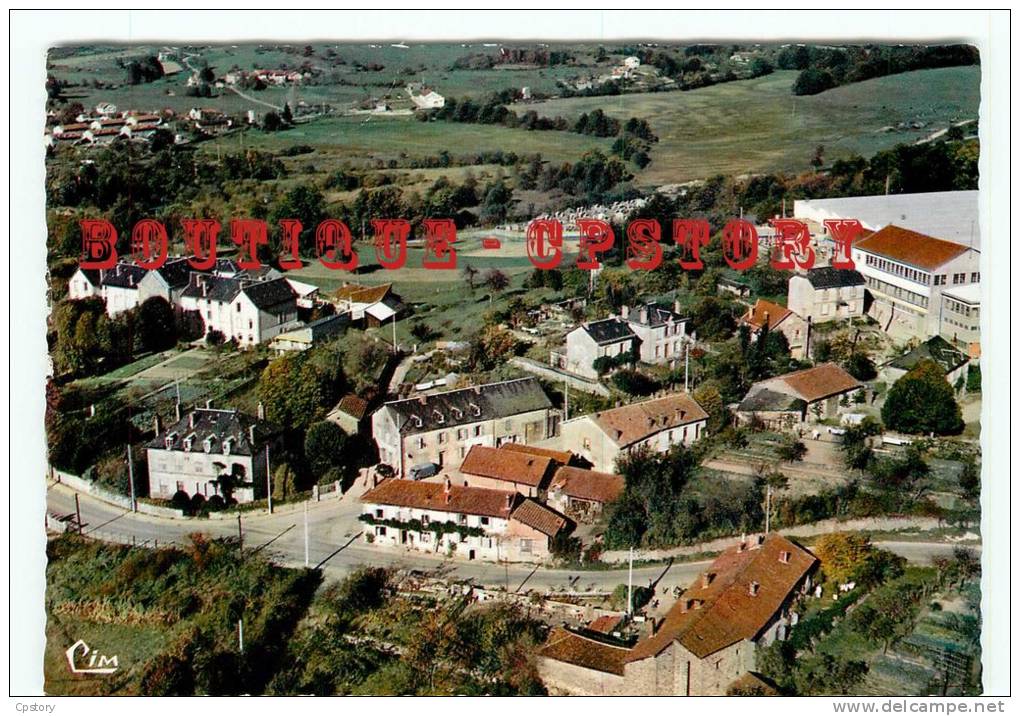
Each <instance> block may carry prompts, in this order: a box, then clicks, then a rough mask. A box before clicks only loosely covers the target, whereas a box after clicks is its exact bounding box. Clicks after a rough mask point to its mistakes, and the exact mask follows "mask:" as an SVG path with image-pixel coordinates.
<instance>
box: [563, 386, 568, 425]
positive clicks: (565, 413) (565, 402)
mask: <svg viewBox="0 0 1020 716" xmlns="http://www.w3.org/2000/svg"><path fill="white" fill-rule="evenodd" d="M563 419H564V420H570V382H569V381H568V380H567V379H566V378H564V379H563Z"/></svg>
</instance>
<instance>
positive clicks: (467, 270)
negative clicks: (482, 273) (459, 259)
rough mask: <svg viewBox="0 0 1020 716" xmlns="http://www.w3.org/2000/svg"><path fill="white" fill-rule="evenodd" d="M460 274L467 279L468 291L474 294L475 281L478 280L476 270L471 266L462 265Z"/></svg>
mask: <svg viewBox="0 0 1020 716" xmlns="http://www.w3.org/2000/svg"><path fill="white" fill-rule="evenodd" d="M461 274H463V276H464V278H465V279H467V282H468V289H469V290H470V291H471V292H472V293H474V291H475V279H476V278H478V269H476V268H475V267H474V266H472V265H471V264H464V268H463V269H461Z"/></svg>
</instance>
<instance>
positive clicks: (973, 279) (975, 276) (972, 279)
mask: <svg viewBox="0 0 1020 716" xmlns="http://www.w3.org/2000/svg"><path fill="white" fill-rule="evenodd" d="M980 280H981V272H980V271H975V272H974V273H972V274H971V275H970V282H971V283H977V282H978V281H980Z"/></svg>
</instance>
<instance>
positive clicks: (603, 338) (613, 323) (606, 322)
mask: <svg viewBox="0 0 1020 716" xmlns="http://www.w3.org/2000/svg"><path fill="white" fill-rule="evenodd" d="M583 328H584V330H585V332H586V333H587V334H588V335H589V336H591V337H592V340H594V341H595V342H596V343H598V344H599V345H602V344H604V343H618V342H620V341H623V340H627V339H629V338H636V337H637V336H636V335H635V334H634V331H632V330H631V328H630V326H628V325H627V322H626V321H624V320H622V319H620V318H616V317H613V318H604V319H602V320H601V321H592V322H591V323H587V324H585V325H584V326H583Z"/></svg>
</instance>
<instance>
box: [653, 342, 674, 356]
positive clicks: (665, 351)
mask: <svg viewBox="0 0 1020 716" xmlns="http://www.w3.org/2000/svg"><path fill="white" fill-rule="evenodd" d="M660 348H662V349H663V351H662V355H663V356H664V357H668V356H669V354H670V348H672V350H673V355H680V341H673V343H672V346H671V345H670V344H669V343H666V344H664V345H662V346H655V357H656V358H658V357H659V349H660Z"/></svg>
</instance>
